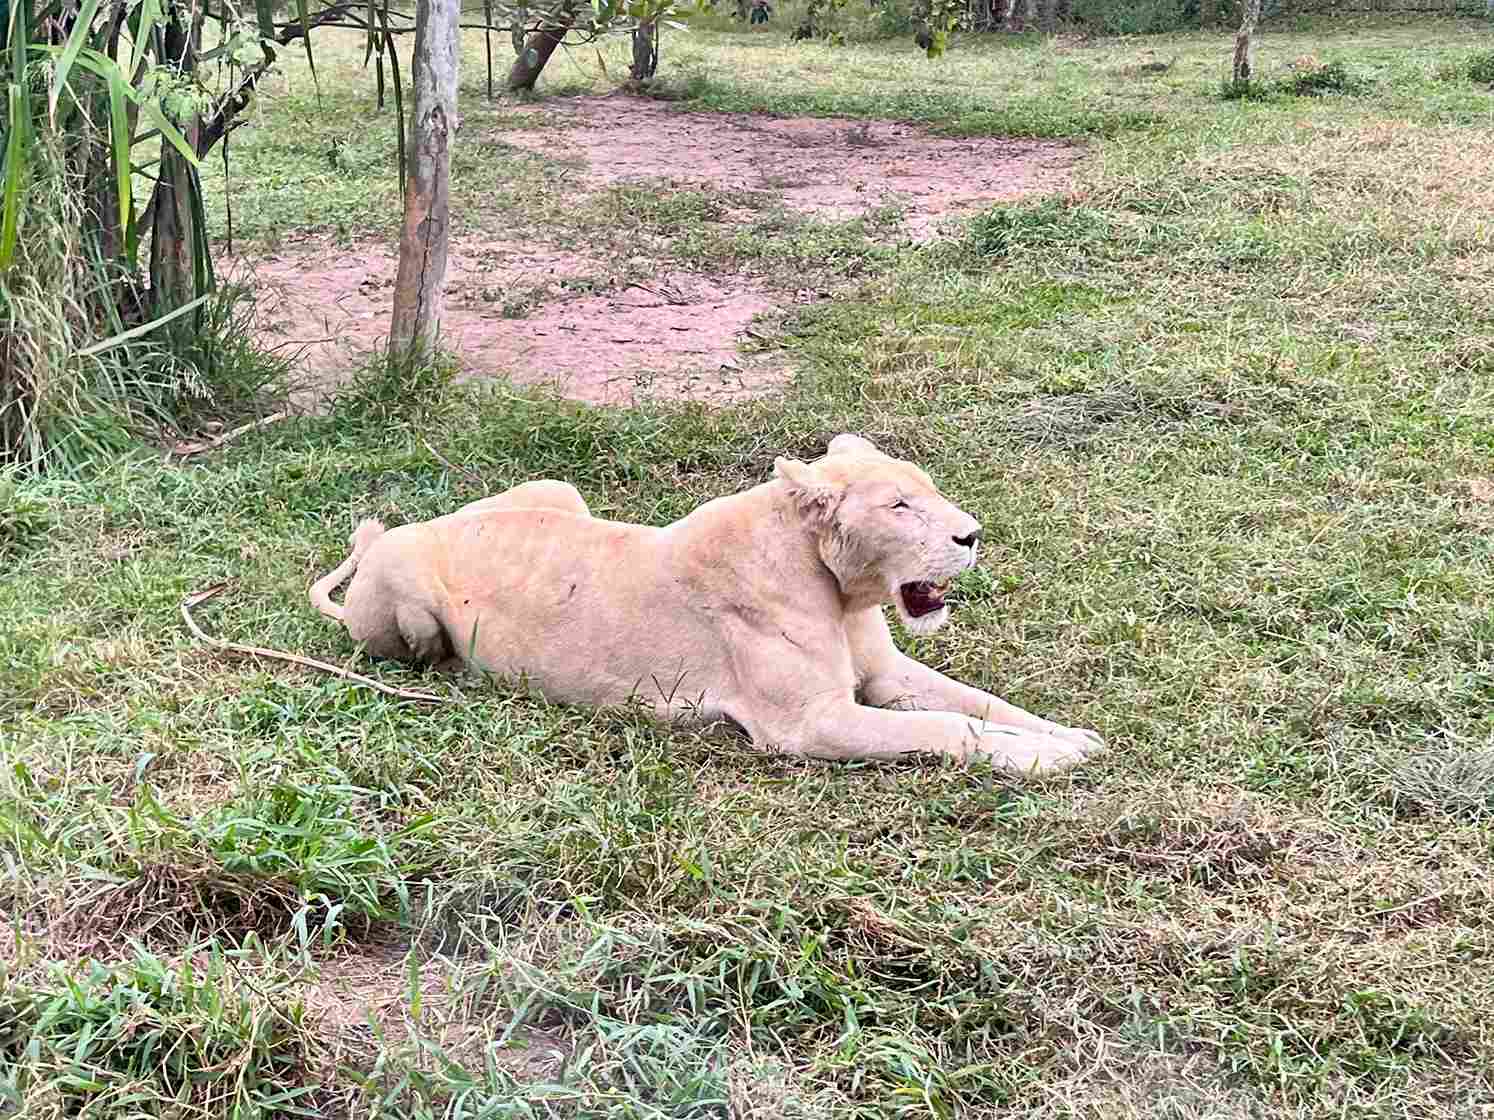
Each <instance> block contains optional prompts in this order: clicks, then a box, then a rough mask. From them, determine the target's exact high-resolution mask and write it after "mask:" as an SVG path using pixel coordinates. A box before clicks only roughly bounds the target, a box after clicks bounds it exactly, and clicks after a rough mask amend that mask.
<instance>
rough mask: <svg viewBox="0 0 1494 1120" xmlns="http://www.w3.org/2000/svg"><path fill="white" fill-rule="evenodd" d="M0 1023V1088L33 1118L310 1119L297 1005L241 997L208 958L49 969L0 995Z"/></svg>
mask: <svg viewBox="0 0 1494 1120" xmlns="http://www.w3.org/2000/svg"><path fill="white" fill-rule="evenodd" d="M0 1024H3V1025H0V1087H6V1086H8V1087H10V1088H11V1089H13V1090H14V1091H15V1092H16V1093H17V1095H18V1096H19V1098H20V1099H21V1100H24V1101H27V1102H29V1103H30V1104H32V1105H33V1107H37V1108H38V1109H39V1112H38V1113H37V1114H46V1115H56V1116H73V1115H97V1116H105V1115H118V1114H123V1113H128V1114H130V1115H135V1116H152V1115H155V1116H175V1115H188V1114H190V1115H197V1116H238V1117H242V1118H244V1120H259V1118H265V1120H268V1118H270V1117H274V1116H284V1115H296V1114H300V1115H314V1114H315V1111H316V1109H315V1103H316V1102H315V1096H316V1094H317V1093H318V1092H319V1091H320V1088H321V1087H320V1086H319V1085H316V1084H308V1082H307V1074H308V1070H309V1067H310V1065H311V1063H310V1061H309V1060H308V1057H307V1050H306V1046H305V1042H306V1039H305V1036H304V1035H302V1034H301V1032H300V1031H299V1026H300V1013H299V1008H291V1009H290V1010H289V1011H286V1010H283V1009H280V1008H277V1007H274V1006H273V1004H272V1003H271V1002H269V1001H267V1000H266V998H264V997H263V996H257V995H252V994H246V993H244V992H243V991H242V990H241V989H240V988H239V987H238V985H236V984H234V983H233V982H232V977H231V976H230V975H229V970H228V968H227V967H226V962H225V960H224V957H223V956H222V954H221V953H219V952H217V951H216V950H215V951H213V952H212V953H211V954H210V956H209V958H208V959H207V961H206V962H205V964H199V965H194V964H193V963H192V962H191V961H183V962H182V963H181V964H180V965H176V966H173V965H170V964H168V963H166V962H165V961H163V960H161V959H160V958H158V957H155V956H153V955H151V954H149V953H139V954H138V955H136V956H135V957H134V958H133V959H132V960H128V961H126V962H124V963H122V964H120V965H117V966H113V967H111V966H106V965H103V964H100V963H98V962H92V963H90V964H89V965H88V966H87V967H86V968H84V969H83V970H81V971H79V972H77V973H71V972H69V971H68V970H66V969H65V968H64V967H63V966H61V965H54V966H52V967H51V968H50V969H49V970H48V972H47V974H46V975H44V976H43V977H40V978H38V979H36V980H32V981H31V982H20V983H12V984H9V985H5V986H3V987H0ZM0 1099H3V1098H0ZM303 1110H305V1111H303ZM0 1111H4V1109H3V1106H0Z"/></svg>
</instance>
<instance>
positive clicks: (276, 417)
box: [167, 412, 290, 459]
mask: <svg viewBox="0 0 1494 1120" xmlns="http://www.w3.org/2000/svg"><path fill="white" fill-rule="evenodd" d="M289 415H290V413H289V412H272V413H270V415H268V416H261V417H260V418H259V419H258V420H251V421H249V423H247V424H240V425H239V426H238V427H237V428H234V429H233V430H232V431H228V432H224V433H223V434H222V435H221V436H214V437H213V438H212V439H205V440H199V441H197V442H196V443H178V444H174V445H173V446H172V448H171V450H170V451H168V452H167V454H168V455H176V456H178V457H180V458H182V459H185V458H186V457H187V456H188V455H200V454H201V453H202V452H204V451H211V450H213V449H214V448H216V447H222V446H223V445H224V444H225V443H228V442H230V441H231V440H236V439H238V438H239V437H240V436H241V435H243V434H244V433H245V432H252V431H255V430H256V429H258V428H268V427H269V426H270V425H271V424H278V423H279V422H280V421H282V420H284V419H285V418H286V417H287V416H289Z"/></svg>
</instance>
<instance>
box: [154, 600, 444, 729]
mask: <svg viewBox="0 0 1494 1120" xmlns="http://www.w3.org/2000/svg"><path fill="white" fill-rule="evenodd" d="M227 586H228V584H226V583H216V584H214V585H213V586H212V587H208V588H204V589H203V590H202V591H194V592H192V594H190V595H188V596H187V597H186V598H184V599H183V600H182V602H181V608H182V620H183V621H184V622H186V624H187V629H188V630H190V631H192V633H193V634H194V635H195V636H196V637H197V640H198V641H201V642H206V643H207V644H208V645H210V646H217V647H218V648H219V649H222V650H227V651H228V652H229V653H237V654H239V655H240V656H242V657H264V658H268V659H270V660H271V661H285V662H288V663H289V664H291V665H304V666H305V667H306V668H308V669H319V670H321V671H322V672H323V673H330V674H331V675H332V676H334V677H340V678H342V679H343V680H345V681H352V682H354V683H355V684H361V685H363V686H364V687H366V688H371V689H373V690H374V691H376V692H382V693H383V694H384V695H385V696H394V697H396V698H398V699H400V700H420V701H423V702H425V703H427V704H451V703H454V701H453V700H452V698H451V697H450V696H437V695H435V694H434V693H431V692H416V691H414V690H413V689H408V688H394V687H392V686H391V685H387V684H383V683H382V682H380V681H376V680H374V679H373V678H372V677H365V676H364V675H363V674H362V673H355V672H353V671H352V670H351V669H344V668H341V667H340V666H337V665H331V664H328V663H327V662H325V661H318V660H316V659H315V658H313V657H302V656H301V655H300V654H297V653H284V652H282V651H280V650H278V649H265V648H263V647H262V646H242V645H239V644H238V643H237V642H225V641H224V640H223V639H222V638H214V637H212V636H211V635H209V634H207V633H205V632H204V631H203V629H202V627H201V626H198V625H197V620H196V619H194V618H193V617H192V608H193V607H195V606H199V605H200V604H202V603H205V602H207V601H208V600H209V599H211V598H213V597H214V596H216V595H220V594H222V592H223V590H224V588H226V587H227Z"/></svg>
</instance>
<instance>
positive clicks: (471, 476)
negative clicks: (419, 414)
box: [420, 439, 488, 490]
mask: <svg viewBox="0 0 1494 1120" xmlns="http://www.w3.org/2000/svg"><path fill="white" fill-rule="evenodd" d="M420 442H421V443H423V444H425V449H426V450H427V451H429V452H430V453H431V454H432V455H434V456H435V457H436V462H438V463H440V464H441V465H442V466H443V467H445V468H446V469H447V470H449V471H454V472H455V473H457V474H461V475H466V476H467V481H468V482H471V483H473V484H474V485H476V486H477V487H478V488H479V489H482V490H486V489H487V486H488V484H487V483H486V482H484V481H483V480H482V476H480V475H478V474H476V473H474V472H473V471H469V470H468V469H467V468H466V467H459V466H457V465H456V464H455V463H453V462H451V461H450V460H449V459H447V458H446V456H445V455H442V454H441V452H439V451H437V450H436V449H435V448H434V447H432V446H431V441H430V440H428V439H423V440H421V441H420Z"/></svg>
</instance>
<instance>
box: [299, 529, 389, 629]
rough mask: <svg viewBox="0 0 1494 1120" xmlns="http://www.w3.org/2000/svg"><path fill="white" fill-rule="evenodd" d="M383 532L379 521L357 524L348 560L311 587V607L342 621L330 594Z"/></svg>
mask: <svg viewBox="0 0 1494 1120" xmlns="http://www.w3.org/2000/svg"><path fill="white" fill-rule="evenodd" d="M384 532H385V530H384V523H383V522H381V521H375V520H374V519H373V518H369V519H368V520H366V521H360V522H358V527H357V528H356V529H354V530H353V535H352V536H351V537H349V538H348V544H349V545H351V546H352V549H353V551H352V552H351V553H350V554H349V556H348V558H347V559H346V560H344V561H343V562H342V563H341V564H339V565H337V567H335V568H333V569H332V570H331V571H330V572H328V573H327V574H326V575H324V576H323V577H322V578H321V579H319V580H317V581H316V582H315V583H313V584H312V585H311V591H310V592H309V593H308V594H309V595H310V598H311V605H312V606H313V607H315V608H316V609H317V610H319V611H321V612H322V613H323V614H324V615H326V616H327V617H328V618H330V619H333V620H335V621H337V622H341V621H342V607H341V606H339V605H338V604H336V603H334V602H333V601H332V592H333V591H335V590H336V589H337V588H338V587H339V586H341V584H342V581H343V580H345V579H347V578H348V577H349V576H350V575H352V574H353V573H354V572H355V571H356V570H357V569H358V561H359V560H362V559H363V554H364V553H365V552H367V551H368V547H369V545H371V544H373V543H374V541H376V540H378V539H379V538H380V537H382V536H383V535H384Z"/></svg>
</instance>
